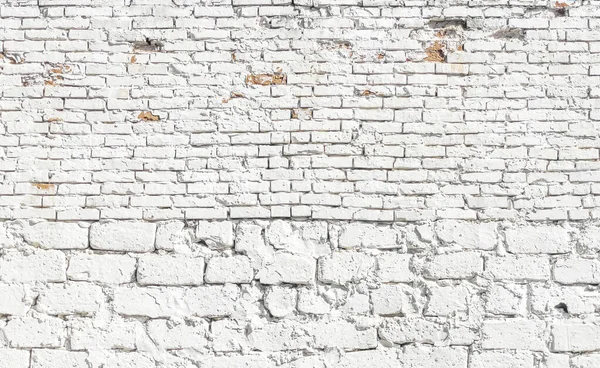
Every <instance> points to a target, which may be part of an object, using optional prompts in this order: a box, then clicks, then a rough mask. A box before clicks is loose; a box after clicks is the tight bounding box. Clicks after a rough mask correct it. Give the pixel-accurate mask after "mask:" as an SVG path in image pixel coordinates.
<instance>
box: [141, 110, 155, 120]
mask: <svg viewBox="0 0 600 368" xmlns="http://www.w3.org/2000/svg"><path fill="white" fill-rule="evenodd" d="M138 119H142V120H145V121H158V120H160V117H159V116H158V115H154V114H152V113H151V112H149V111H144V112H140V114H139V115H138Z"/></svg>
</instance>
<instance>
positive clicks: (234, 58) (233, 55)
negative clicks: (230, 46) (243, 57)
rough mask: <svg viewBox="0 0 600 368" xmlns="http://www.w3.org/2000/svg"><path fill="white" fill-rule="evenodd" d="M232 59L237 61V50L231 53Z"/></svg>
mask: <svg viewBox="0 0 600 368" xmlns="http://www.w3.org/2000/svg"><path fill="white" fill-rule="evenodd" d="M231 61H237V56H235V52H232V53H231Z"/></svg>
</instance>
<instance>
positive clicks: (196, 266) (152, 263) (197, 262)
mask: <svg viewBox="0 0 600 368" xmlns="http://www.w3.org/2000/svg"><path fill="white" fill-rule="evenodd" d="M137 281H138V282H139V284H140V285H201V284H203V283H204V258H201V257H189V256H168V255H155V254H152V255H144V256H142V257H140V258H139V261H138V268H137Z"/></svg>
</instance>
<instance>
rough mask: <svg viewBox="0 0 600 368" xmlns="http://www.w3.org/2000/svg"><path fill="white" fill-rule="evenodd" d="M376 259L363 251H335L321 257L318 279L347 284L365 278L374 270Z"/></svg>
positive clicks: (329, 282) (328, 282)
mask: <svg viewBox="0 0 600 368" xmlns="http://www.w3.org/2000/svg"><path fill="white" fill-rule="evenodd" d="M374 266H375V260H374V259H373V258H371V257H369V256H368V255H366V254H363V253H355V252H335V253H333V254H332V256H330V257H322V258H320V259H319V267H318V276H317V277H318V279H319V281H321V282H323V283H327V284H345V283H348V282H357V281H361V280H365V279H366V278H367V277H368V276H369V275H370V274H371V273H372V272H373V268H374Z"/></svg>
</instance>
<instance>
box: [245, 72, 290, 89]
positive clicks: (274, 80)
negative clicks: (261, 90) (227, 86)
mask: <svg viewBox="0 0 600 368" xmlns="http://www.w3.org/2000/svg"><path fill="white" fill-rule="evenodd" d="M286 83H287V77H286V75H285V74H251V75H248V76H246V84H257V85H260V86H269V85H272V84H286Z"/></svg>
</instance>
